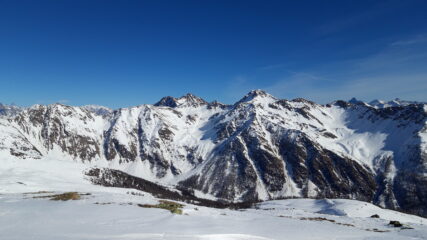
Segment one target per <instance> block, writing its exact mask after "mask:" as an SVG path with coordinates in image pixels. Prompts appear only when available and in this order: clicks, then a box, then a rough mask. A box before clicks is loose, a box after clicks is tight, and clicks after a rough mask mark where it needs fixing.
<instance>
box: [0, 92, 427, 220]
mask: <svg viewBox="0 0 427 240" xmlns="http://www.w3.org/2000/svg"><path fill="white" fill-rule="evenodd" d="M426 121H427V104H426V103H419V102H408V101H402V100H399V99H396V100H393V101H390V102H384V101H380V100H376V101H372V102H370V103H365V102H363V101H359V100H357V99H352V100H350V101H341V100H339V101H335V102H332V103H330V104H323V105H322V104H317V103H315V102H312V101H309V100H305V99H302V98H298V99H293V100H286V99H278V98H275V97H274V96H272V95H270V94H268V93H266V92H264V91H262V90H254V91H251V92H249V93H248V94H246V95H245V96H244V97H243V98H242V99H240V100H239V101H237V102H236V103H234V104H231V105H228V104H222V103H219V102H216V101H214V102H207V101H205V100H203V99H202V98H199V97H197V96H194V95H192V94H187V95H185V96H182V97H179V98H174V97H164V98H162V99H161V100H160V101H159V102H157V103H155V104H154V105H151V104H145V105H140V106H135V107H130V108H120V109H115V110H113V109H109V108H106V107H102V106H95V105H89V106H82V107H75V106H66V105H63V104H51V105H34V106H32V107H28V108H20V107H16V106H7V105H0V161H1V159H16V160H17V161H25V159H38V160H39V161H44V160H45V159H49V160H51V159H58V160H61V161H76V162H79V163H84V164H87V166H88V168H94V167H96V168H100V169H104V170H105V171H108V169H111V170H119V171H120V172H122V173H124V174H128V175H129V176H133V177H136V178H141V179H144V180H147V181H150V182H153V183H156V184H159V185H162V186H166V187H168V188H170V189H179V190H180V191H184V190H185V191H189V192H191V193H192V194H194V195H195V196H197V197H198V198H207V199H211V200H218V201H230V202H253V201H263V200H271V199H282V198H345V199H356V200H362V201H366V202H372V203H374V204H376V205H379V206H381V207H384V208H389V209H394V210H400V211H404V212H407V213H411V214H417V215H420V216H424V217H425V216H427V124H426V123H427V122H426ZM64 174H67V173H66V172H64ZM99 177H100V178H102V176H99ZM110 181H114V179H110ZM104 182H105V181H104ZM115 186H117V184H116V185H115Z"/></svg>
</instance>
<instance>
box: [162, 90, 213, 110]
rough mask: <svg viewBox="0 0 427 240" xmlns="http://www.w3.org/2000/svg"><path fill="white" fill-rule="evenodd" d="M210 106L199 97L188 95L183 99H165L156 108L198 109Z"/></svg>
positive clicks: (169, 97) (168, 97)
mask: <svg viewBox="0 0 427 240" xmlns="http://www.w3.org/2000/svg"><path fill="white" fill-rule="evenodd" d="M205 104H208V102H206V101H205V100H204V99H202V98H200V97H197V96H195V95H193V94H191V93H187V94H185V95H184V96H182V97H179V98H174V97H171V96H167V97H163V98H162V99H160V101H158V102H157V103H156V104H154V106H164V107H171V108H176V107H198V106H201V105H205Z"/></svg>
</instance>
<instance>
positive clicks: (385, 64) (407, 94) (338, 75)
mask: <svg viewBox="0 0 427 240" xmlns="http://www.w3.org/2000/svg"><path fill="white" fill-rule="evenodd" d="M419 36H425V35H417V36H414V37H412V38H408V39H403V40H401V41H398V42H400V44H397V45H396V44H389V45H386V46H384V47H383V49H380V50H379V51H378V52H377V53H375V54H371V55H368V56H366V57H362V58H355V59H350V60H348V61H337V62H329V63H325V64H322V65H319V66H318V67H317V68H314V69H306V70H304V71H299V72H293V73H292V74H289V75H288V76H284V77H283V78H282V79H280V80H278V81H276V82H275V83H274V84H271V85H268V86H264V89H265V90H267V91H269V92H271V93H272V94H273V95H276V96H278V97H281V98H295V97H304V98H308V99H311V100H314V101H318V102H321V103H327V102H330V101H333V100H337V99H344V100H347V99H350V98H351V97H357V98H360V99H363V100H366V101H369V100H372V99H375V98H383V99H394V98H396V97H399V98H403V99H408V100H418V101H426V100H427V99H426V98H427V95H426V92H427V68H426V67H425V63H426V62H427V41H424V39H423V38H422V37H419ZM410 39H412V42H413V43H415V42H416V43H417V46H416V47H414V44H411V43H410V41H411V40H410ZM395 43H397V42H395ZM403 43H405V44H403ZM396 46H398V47H396Z"/></svg>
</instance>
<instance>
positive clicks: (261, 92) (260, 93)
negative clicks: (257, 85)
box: [246, 89, 270, 97]
mask: <svg viewBox="0 0 427 240" xmlns="http://www.w3.org/2000/svg"><path fill="white" fill-rule="evenodd" d="M268 95H270V94H268V93H267V92H266V91H264V90H261V89H255V90H252V91H250V92H249V93H248V94H246V96H262V97H266V96H268Z"/></svg>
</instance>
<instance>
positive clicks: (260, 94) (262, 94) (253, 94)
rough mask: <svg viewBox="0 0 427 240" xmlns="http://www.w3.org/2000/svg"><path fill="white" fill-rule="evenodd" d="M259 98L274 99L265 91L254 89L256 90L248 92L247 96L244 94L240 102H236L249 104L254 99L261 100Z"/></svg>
mask: <svg viewBox="0 0 427 240" xmlns="http://www.w3.org/2000/svg"><path fill="white" fill-rule="evenodd" d="M261 98H271V99H275V97H273V96H271V95H270V94H268V93H267V92H266V91H264V90H260V89H256V90H252V91H250V92H249V93H248V94H246V95H245V96H244V97H243V98H242V99H240V101H238V102H237V103H241V102H250V101H252V100H254V99H261Z"/></svg>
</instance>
